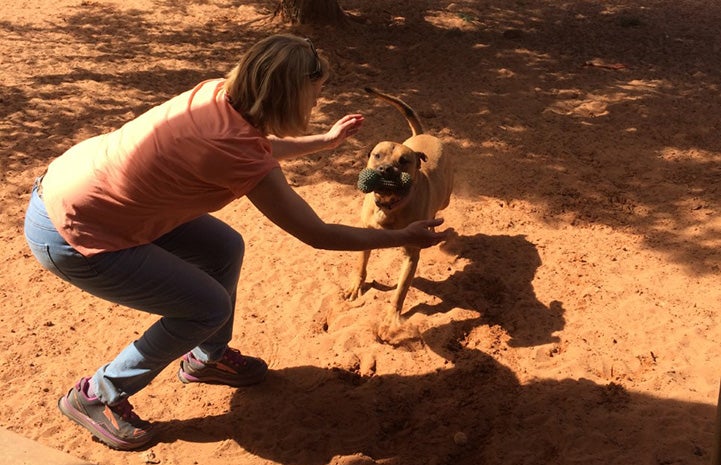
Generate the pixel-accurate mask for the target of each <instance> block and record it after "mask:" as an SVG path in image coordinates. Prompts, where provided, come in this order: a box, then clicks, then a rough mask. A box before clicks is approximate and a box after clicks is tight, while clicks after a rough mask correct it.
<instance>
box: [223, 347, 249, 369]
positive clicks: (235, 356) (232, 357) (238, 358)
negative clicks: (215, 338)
mask: <svg viewBox="0 0 721 465" xmlns="http://www.w3.org/2000/svg"><path fill="white" fill-rule="evenodd" d="M221 361H222V362H223V363H225V364H228V365H232V366H234V367H244V366H246V365H247V364H248V361H247V360H246V358H245V357H244V356H243V354H241V353H240V351H239V350H238V349H233V348H231V347H228V348H227V349H225V353H224V354H223V358H222V359H221Z"/></svg>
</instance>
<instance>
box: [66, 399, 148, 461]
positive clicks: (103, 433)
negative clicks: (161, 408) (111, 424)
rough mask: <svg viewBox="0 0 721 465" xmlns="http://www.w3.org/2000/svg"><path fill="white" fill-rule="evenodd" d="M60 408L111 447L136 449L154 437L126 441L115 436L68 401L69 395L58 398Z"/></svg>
mask: <svg viewBox="0 0 721 465" xmlns="http://www.w3.org/2000/svg"><path fill="white" fill-rule="evenodd" d="M58 408H59V409H60V411H61V412H62V413H63V415H65V416H66V417H68V418H70V419H71V420H72V421H74V422H75V423H77V424H78V425H80V426H82V427H83V428H85V429H86V430H88V431H90V433H91V434H92V435H93V436H94V437H95V438H96V439H97V440H98V441H100V442H102V443H103V444H105V445H107V446H108V447H111V448H113V449H117V450H134V449H139V448H141V447H143V446H144V445H146V444H147V443H148V442H150V440H151V439H152V435H148V436H146V437H144V438H142V439H141V440H140V441H135V442H131V441H126V440H123V439H120V438H118V437H116V436H114V435H113V434H112V433H110V432H109V431H108V430H106V429H105V428H103V426H102V425H101V424H100V423H98V422H96V421H94V420H93V419H92V418H90V417H89V416H87V415H85V414H84V413H83V412H81V411H80V410H78V409H76V408H75V407H73V405H72V404H71V403H70V402H69V401H68V397H67V396H63V397H61V398H60V400H58Z"/></svg>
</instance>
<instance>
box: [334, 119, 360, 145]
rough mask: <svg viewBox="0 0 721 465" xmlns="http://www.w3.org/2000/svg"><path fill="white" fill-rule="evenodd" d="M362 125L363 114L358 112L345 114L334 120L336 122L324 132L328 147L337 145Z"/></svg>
mask: <svg viewBox="0 0 721 465" xmlns="http://www.w3.org/2000/svg"><path fill="white" fill-rule="evenodd" d="M362 125H363V115H361V114H358V113H356V114H352V115H345V116H344V117H343V118H341V119H339V120H338V121H336V123H335V124H334V125H333V126H332V127H331V128H330V129H329V130H328V132H327V133H326V138H327V140H328V144H329V148H336V147H338V146H339V145H340V144H342V143H343V141H345V140H346V139H347V138H349V137H351V136H353V135H355V134H356V133H357V132H358V131H359V130H360V128H361V126H362Z"/></svg>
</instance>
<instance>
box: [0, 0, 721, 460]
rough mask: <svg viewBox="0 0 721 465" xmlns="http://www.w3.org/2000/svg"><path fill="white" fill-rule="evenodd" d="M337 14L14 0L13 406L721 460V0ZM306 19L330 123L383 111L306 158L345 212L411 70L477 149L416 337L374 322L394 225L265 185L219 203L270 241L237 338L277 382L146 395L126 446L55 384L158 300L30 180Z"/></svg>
mask: <svg viewBox="0 0 721 465" xmlns="http://www.w3.org/2000/svg"><path fill="white" fill-rule="evenodd" d="M341 4H342V5H343V6H344V8H345V9H346V10H348V11H349V12H351V13H352V14H353V15H354V16H355V17H356V19H357V21H354V22H353V24H352V25H350V26H348V27H347V28H345V29H343V30H333V29H331V28H318V29H310V28H291V27H290V26H287V25H283V24H282V23H280V22H278V21H277V20H273V19H272V18H270V17H269V16H268V14H269V12H271V11H272V7H273V5H274V2H271V1H246V2H241V1H229V0H212V1H200V0H198V1H173V0H155V1H153V0H123V1H119V0H118V1H110V0H103V1H87V0H82V1H81V0H53V1H49V0H32V1H31V0H18V1H14V2H3V5H2V6H0V30H1V31H2V33H1V34H0V51H1V52H2V54H1V56H2V59H1V60H2V68H3V71H2V75H1V77H0V79H1V80H0V103H1V105H0V113H1V116H2V117H1V118H0V135H1V137H0V152H1V157H0V164H1V167H2V183H0V199H1V200H2V216H1V217H0V218H1V220H0V237H2V241H3V247H2V250H1V251H0V254H1V255H0V266H1V268H0V276H2V278H0V279H1V281H0V286H1V287H0V308H2V312H1V313H0V380H1V381H2V382H3V384H4V385H5V386H6V387H7V388H8V389H7V390H6V391H5V393H4V394H3V395H2V396H1V397H0V427H4V428H7V429H10V430H12V431H14V432H17V433H19V434H22V435H23V436H26V437H29V438H31V439H35V440H37V441H38V442H40V443H42V444H44V445H48V446H50V447H53V448H56V449H59V450H62V451H65V452H68V453H71V454H73V455H75V456H77V457H81V458H83V459H85V460H88V461H91V462H94V463H97V464H102V465H138V464H144V463H153V464H156V463H157V464H167V465H170V464H174V465H195V464H202V465H216V464H218V465H219V464H229V463H236V464H249V465H260V464H276V463H277V464H287V465H291V464H293V465H295V464H299V465H300V464H302V465H321V464H331V463H332V464H348V465H350V464H354V465H361V464H373V463H379V464H404V465H405V464H408V465H422V464H429V465H443V464H468V465H477V464H577V463H583V464H606V465H607V464H624V465H627V464H634V465H636V464H652V465H660V464H663V465H670V464H706V463H709V460H710V456H711V452H712V448H713V443H714V434H715V433H714V429H715V428H714V417H715V412H716V404H717V399H718V397H717V396H718V388H719V380H720V378H721V367H719V360H721V347H720V346H719V341H720V340H721V328H719V315H718V309H719V302H720V297H721V295H720V294H721V290H720V287H719V285H718V284H719V281H718V280H719V265H720V264H721V255H720V253H719V242H720V237H719V232H720V231H721V219H720V218H719V215H718V211H719V205H720V203H721V193H720V192H719V188H718V180H719V175H720V174H721V166H720V165H719V162H720V161H721V138H720V137H719V130H720V129H721V113H720V112H719V108H720V107H721V105H719V104H720V103H721V102H720V100H721V99H720V97H719V90H720V87H721V77H720V74H719V52H720V51H721V35H719V33H718V25H719V24H721V4H717V3H716V2H709V1H701V0H674V1H670V0H639V1H635V2H631V1H630V0H622V1H616V0H610V1H604V2H599V1H590V0H587V1H583V0H567V1H552V0H515V1H507V0H485V1H456V2H453V3H449V2H447V1H426V0H405V1H376V0H374V1H372V2H368V1H361V0H351V1H342V2H341ZM277 31H292V32H295V33H298V34H303V35H307V36H309V37H312V38H313V40H314V42H315V43H316V45H317V46H318V48H319V49H320V50H321V52H322V53H324V54H325V55H326V56H328V57H329V59H330V61H331V62H332V64H333V67H334V76H333V79H332V81H330V82H329V83H328V85H327V87H326V93H325V95H324V98H323V99H322V101H321V102H320V103H321V104H320V106H319V107H318V111H317V113H316V114H315V116H314V120H313V126H314V130H322V129H325V128H326V127H327V125H328V124H330V123H332V122H333V121H335V120H336V119H337V118H339V117H340V116H342V115H343V114H345V113H348V112H354V111H359V112H362V113H363V114H364V115H365V116H366V118H367V121H366V125H365V127H364V130H363V132H362V133H361V134H359V135H358V136H357V137H356V138H354V139H353V140H350V141H348V143H346V144H345V145H344V146H343V147H341V148H340V149H338V150H336V151H334V152H333V153H324V154H320V155H317V156H312V157H308V158H306V159H303V160H299V161H295V162H293V163H288V164H286V165H284V168H285V171H286V173H287V176H288V178H289V179H290V181H291V182H292V183H293V185H294V186H295V187H296V188H297V190H298V192H300V193H301V194H302V195H303V196H304V197H305V198H306V199H307V200H308V201H309V203H311V205H312V206H313V207H314V208H315V209H316V210H317V211H318V213H319V214H320V215H321V216H322V217H323V218H324V219H326V220H327V221H332V222H344V223H351V224H354V223H357V222H358V211H359V206H360V203H361V194H360V193H359V192H358V191H357V190H356V189H355V188H354V184H355V179H356V176H357V173H358V171H359V170H360V169H362V167H363V166H364V159H365V153H366V152H367V150H368V149H369V147H370V146H371V145H373V144H374V143H375V142H376V141H378V140H381V139H393V140H400V139H403V138H405V137H406V136H407V134H408V128H407V126H406V124H405V122H404V121H403V120H402V118H401V117H400V115H399V114H398V113H397V112H396V111H395V110H393V109H392V108H390V107H388V106H387V105H383V104H382V103H379V102H377V101H374V100H372V99H370V98H369V97H367V96H366V95H365V94H364V93H363V91H362V88H363V87H364V86H366V85H373V86H376V87H379V88H381V89H383V90H386V91H388V92H391V93H393V94H396V95H399V96H401V97H402V98H404V99H405V100H406V101H407V102H408V103H410V104H411V105H412V106H414V107H415V108H416V109H417V110H418V112H419V113H420V114H421V115H422V117H423V120H424V124H425V125H426V127H427V128H428V132H431V133H433V134H436V135H438V136H440V137H441V138H442V139H443V140H444V141H445V142H446V143H447V150H448V151H449V153H452V155H453V157H454V161H455V167H456V181H457V182H456V188H455V191H454V195H453V198H452V201H451V205H450V206H449V208H448V209H446V210H445V211H444V212H443V213H442V215H441V216H443V217H444V218H445V219H446V222H447V224H448V225H449V226H452V227H453V228H455V230H456V232H457V233H458V236H457V237H455V238H453V239H452V240H450V241H449V242H448V243H447V244H444V245H443V246H438V247H434V248H431V249H428V250H425V251H424V252H423V253H422V255H421V264H420V267H419V270H418V273H417V275H416V279H415V280H414V282H413V287H412V288H411V290H410V293H409V295H408V298H407V300H406V305H405V315H406V316H407V317H408V322H407V325H408V328H409V337H407V338H404V339H402V340H400V341H398V342H397V343H396V344H387V343H383V341H380V340H378V338H377V337H376V329H377V328H376V327H377V324H378V322H379V321H380V319H381V317H382V315H383V312H384V311H385V307H386V306H387V305H388V301H389V299H390V296H391V295H392V288H393V286H394V284H395V280H396V276H397V273H398V266H399V263H400V262H399V253H398V251H396V250H386V251H383V252H382V253H375V254H374V255H373V257H372V259H371V264H370V269H369V273H370V279H372V280H374V281H375V285H374V286H373V287H371V288H370V289H369V290H368V291H367V292H366V293H365V294H364V295H363V296H362V298H361V299H360V300H358V301H356V302H353V303H348V302H345V301H344V300H343V299H342V298H341V291H342V289H343V288H344V287H345V286H346V284H347V282H348V275H349V273H350V272H351V270H352V269H353V264H354V262H355V255H354V254H353V253H341V252H326V251H319V250H314V249H312V248H310V247H308V246H306V245H304V244H302V243H300V242H299V241H297V240H296V239H294V238H292V237H290V236H288V235H286V234H285V233H283V232H282V231H280V230H278V229H277V228H276V227H274V226H273V225H272V224H270V223H269V222H268V221H266V220H264V219H263V218H262V217H261V216H260V215H259V213H258V212H257V211H256V210H254V209H253V207H252V206H251V205H250V204H249V203H248V202H247V201H246V200H244V199H243V200H241V201H238V202H236V203H234V204H232V205H230V206H228V207H227V208H225V209H224V210H222V211H220V212H217V215H218V216H219V217H220V218H222V219H224V220H226V221H227V222H229V223H230V224H232V225H233V226H235V227H237V229H238V230H239V231H241V232H242V234H243V235H244V237H245V239H246V242H247V245H248V254H247V259H246V263H245V266H244V271H243V276H242V282H241V284H240V286H239V289H238V292H239V305H238V309H237V313H238V316H237V324H236V333H235V339H234V345H235V346H237V347H239V348H240V349H241V350H243V351H245V352H248V353H251V354H255V355H259V356H262V357H264V358H265V359H266V360H268V362H269V364H270V367H271V369H272V372H271V374H270V376H269V378H268V380H267V381H266V382H265V383H264V384H262V385H260V386H257V387H253V388H249V389H241V390H234V389H230V388H227V387H222V386H203V385H188V386H186V385H182V384H181V383H179V382H178V381H177V380H176V378H175V375H176V370H177V365H175V364H173V365H172V366H170V367H168V369H167V370H165V371H164V372H163V373H162V374H161V375H160V376H159V377H158V378H157V379H156V380H155V381H154V382H153V383H152V384H151V385H150V386H149V387H148V388H147V389H145V390H144V391H142V392H141V393H139V394H138V395H136V396H134V397H133V399H132V400H133V403H134V405H135V407H136V410H137V412H138V413H139V414H140V415H141V416H143V417H144V418H147V419H149V420H151V421H153V422H155V423H156V424H157V425H158V428H159V429H160V437H159V440H158V442H157V443H154V444H152V445H151V447H149V448H148V449H147V450H143V451H137V452H117V451H113V450H110V449H108V448H106V447H105V446H103V445H102V444H99V443H97V442H94V441H93V440H91V437H90V435H89V434H88V433H87V432H86V431H84V430H82V429H81V428H79V427H77V426H75V425H74V424H73V423H71V422H70V421H68V420H67V419H66V418H65V417H63V416H62V415H61V414H60V413H59V412H58V410H57V407H56V402H57V399H58V398H59V397H60V396H61V395H62V394H64V393H65V392H66V391H67V389H69V388H70V386H71V385H72V384H73V383H74V382H75V381H76V380H77V379H78V378H79V377H80V376H83V375H88V374H90V373H92V372H93V371H94V370H95V369H96V368H97V367H98V366H99V365H101V364H103V363H106V362H107V361H109V360H110V359H112V358H113V357H114V356H115V354H116V353H118V352H119V351H120V350H121V349H122V348H123V347H125V345H127V344H128V343H129V342H130V341H131V340H133V339H134V338H135V337H137V335H138V334H139V332H140V331H142V330H143V329H144V328H145V327H146V326H147V325H149V324H150V322H152V321H153V317H151V316H148V315H144V314H139V313H137V312H134V311H131V310H129V309H126V308H123V307H119V306H116V305H110V304H107V303H105V302H103V301H100V300H98V299H95V298H93V297H91V296H88V295H87V294H84V293H82V292H80V291H78V290H76V289H74V288H71V287H69V286H67V285H66V284H64V283H63V282H61V281H60V280H58V279H56V278H55V277H54V276H52V275H51V274H50V273H48V272H46V271H44V270H42V269H41V268H40V267H39V265H37V264H36V262H35V261H34V260H33V259H32V257H31V256H30V255H29V251H28V249H27V247H26V245H25V242H24V239H23V236H22V221H23V212H24V208H25V205H26V203H27V200H28V193H29V190H30V186H31V184H32V181H33V179H34V177H35V176H37V175H38V174H40V173H41V172H42V171H43V169H44V167H45V165H46V164H47V163H48V162H49V161H50V160H52V159H53V158H54V157H56V156H57V155H59V154H60V153H62V152H63V151H64V150H65V149H66V148H68V147H69V146H70V145H72V144H73V143H75V142H78V141H80V140H82V139H83V138H86V137H88V136H91V135H95V134H98V133H100V132H102V131H108V130H111V129H113V128H116V127H118V126H120V125H121V124H122V123H123V122H124V121H126V120H127V119H129V118H132V117H133V116H134V115H137V114H138V113H139V112H141V111H143V110H145V109H147V108H148V107H149V106H151V105H153V104H156V103H159V102H161V101H163V100H165V99H166V98H168V97H170V96H172V95H175V94H177V93H179V92H181V91H184V90H186V89H187V88H189V87H191V86H192V85H194V84H195V83H196V82H199V81H200V80H203V79H206V78H209V77H216V76H220V75H222V74H224V73H225V72H226V71H227V70H229V69H230V67H231V66H232V65H233V64H234V61H235V60H236V59H237V57H238V56H239V55H240V54H241V53H242V51H243V49H244V47H245V46H246V45H247V44H248V43H252V42H254V41H255V40H257V39H259V38H261V37H264V36H266V35H268V34H270V33H273V32H277Z"/></svg>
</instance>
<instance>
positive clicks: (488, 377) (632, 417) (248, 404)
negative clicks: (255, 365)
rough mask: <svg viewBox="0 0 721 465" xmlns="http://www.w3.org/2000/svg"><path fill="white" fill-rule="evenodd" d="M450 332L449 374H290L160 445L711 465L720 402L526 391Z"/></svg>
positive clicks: (275, 456) (290, 458)
mask: <svg viewBox="0 0 721 465" xmlns="http://www.w3.org/2000/svg"><path fill="white" fill-rule="evenodd" d="M454 324H456V325H459V326H464V325H467V323H466V322H460V323H454ZM458 329H459V331H455V333H460V332H463V331H461V328H458ZM466 329H467V328H466ZM447 334H448V333H447V332H445V331H439V330H431V331H430V332H428V333H426V334H424V341H425V342H426V343H427V344H428V345H429V346H430V347H432V348H433V350H435V351H437V352H438V353H440V354H443V355H444V356H446V357H447V358H448V359H449V361H451V362H452V366H451V368H449V369H447V370H441V371H434V372H431V373H428V374H420V375H415V376H404V375H397V374H390V375H379V376H374V377H372V378H364V377H361V376H359V375H358V374H356V373H354V372H350V371H346V370H341V369H325V368H319V367H313V366H298V367H289V368H285V369H280V370H276V371H273V372H271V374H270V375H269V378H268V379H267V380H266V381H265V382H264V383H263V384H262V385H261V386H257V387H253V388H248V389H242V390H238V391H237V393H236V394H235V395H234V396H233V398H232V400H231V403H230V406H229V411H228V412H227V413H225V414H221V415H215V416H208V417H199V418H191V419H187V420H171V421H167V422H161V423H157V425H158V429H159V431H160V433H159V438H158V441H159V442H168V443H172V442H174V441H178V440H182V441H189V442H199V443H205V442H208V443H210V442H218V443H220V442H222V441H226V440H232V441H234V442H236V443H237V444H238V445H240V446H241V447H242V448H243V449H245V450H246V451H248V452H249V453H251V454H253V455H256V456H258V457H262V458H264V459H267V460H271V461H273V462H278V463H282V464H286V465H291V464H303V465H321V464H326V463H329V462H330V460H331V459H332V458H333V457H334V456H351V455H356V454H363V455H365V456H367V457H371V458H372V459H373V460H376V461H379V462H383V463H398V464H430V463H455V464H460V465H463V464H468V465H477V464H478V463H486V464H508V463H518V464H521V463H523V464H526V463H528V464H531V463H533V464H546V463H554V464H563V463H581V462H583V463H588V464H619V465H621V464H623V465H627V464H629V463H706V462H707V461H708V457H709V455H710V451H711V447H712V440H713V434H712V424H713V418H714V412H715V409H714V408H713V406H709V405H704V404H696V403H691V402H683V401H676V400H669V399H661V398H656V397H652V396H648V395H645V394H638V393H632V392H628V391H626V390H625V389H624V388H622V387H621V386H620V385H617V384H615V383H609V384H606V385H601V384H597V383H594V382H591V381H589V380H585V379H577V380H574V379H566V380H561V381H557V380H539V381H534V382H531V383H528V384H525V385H524V384H520V383H519V381H518V379H517V378H516V376H515V375H514V374H513V373H512V372H511V371H510V370H509V369H508V368H507V367H505V366H503V365H501V364H500V363H498V362H497V361H496V360H494V359H493V358H492V357H490V356H488V355H486V354H484V353H482V352H480V351H477V350H473V349H469V348H467V347H461V348H452V349H448V348H449V347H457V343H459V342H460V341H455V343H454V341H449V340H448V339H447V338H446V337H445V335H447ZM344 463H345V462H344ZM357 463H376V462H372V461H369V460H366V461H362V460H361V459H360V458H359V459H358V461H357Z"/></svg>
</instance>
